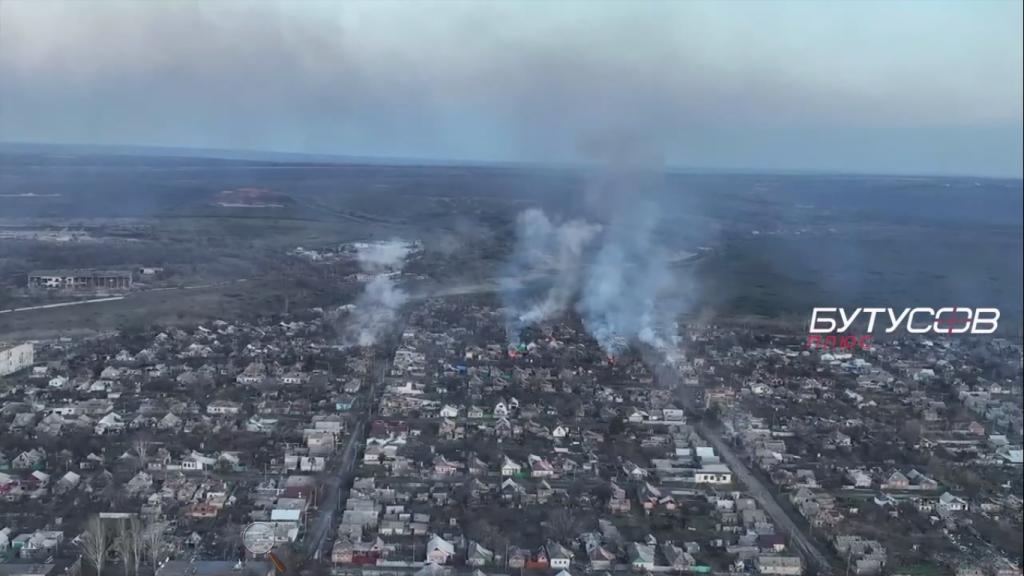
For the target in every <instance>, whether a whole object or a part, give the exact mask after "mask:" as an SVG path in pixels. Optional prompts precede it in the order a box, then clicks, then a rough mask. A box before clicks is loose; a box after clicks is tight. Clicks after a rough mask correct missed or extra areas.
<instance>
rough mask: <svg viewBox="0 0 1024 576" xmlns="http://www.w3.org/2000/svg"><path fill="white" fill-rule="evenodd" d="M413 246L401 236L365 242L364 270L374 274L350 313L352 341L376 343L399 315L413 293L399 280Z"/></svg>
mask: <svg viewBox="0 0 1024 576" xmlns="http://www.w3.org/2000/svg"><path fill="white" fill-rule="evenodd" d="M409 250H410V247H409V245H408V244H407V243H405V242H402V241H400V240H391V241H388V242H379V243H374V244H362V245H360V246H359V247H358V250H357V252H356V258H357V259H358V261H359V265H360V267H361V268H362V270H363V272H364V274H368V275H372V277H371V278H370V280H369V281H368V282H367V283H366V286H365V287H364V288H363V293H362V294H361V295H360V296H359V298H358V299H357V300H356V302H355V308H354V309H353V310H352V314H351V316H350V317H349V323H348V328H347V330H346V332H347V333H346V340H347V343H348V344H350V345H358V346H373V345H374V344H376V343H377V341H378V340H379V339H380V337H381V336H382V335H384V334H385V333H386V332H387V331H388V330H389V329H390V328H391V326H393V325H394V323H395V320H396V319H397V317H398V310H399V309H400V308H401V307H402V305H403V304H405V302H406V301H407V300H408V299H409V295H408V294H406V293H405V291H403V290H402V289H401V288H399V287H398V286H397V285H396V284H395V276H396V275H398V274H399V273H400V272H401V270H402V266H403V265H404V264H405V258H406V256H408V255H409Z"/></svg>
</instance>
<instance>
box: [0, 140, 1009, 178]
mask: <svg viewBox="0 0 1024 576" xmlns="http://www.w3.org/2000/svg"><path fill="white" fill-rule="evenodd" d="M19 147H24V148H33V147H36V148H66V149H95V150H97V154H98V155H107V156H122V157H131V156H136V157H153V158H183V159H184V158H192V159H204V160H225V161H235V162H264V163H270V164H302V163H310V164H319V165H336V166H345V165H349V166H357V165H363V166H406V167H416V166H420V167H425V168H426V167H451V168H457V167H490V168H521V169H525V168H533V169H545V170H574V171H586V170H588V169H593V168H594V167H596V166H599V165H600V164H599V163H596V162H586V161H575V162H570V161H566V162H545V161H530V160H498V159H470V158H443V159H442V158H416V157H410V156H376V155H371V156H360V155H354V154H340V153H324V152H295V151H283V150H264V149H252V148H241V149H231V148H204V147H189V146H165V145H156V144H87V143H80V142H32V141H7V140H0V153H6V152H9V150H11V149H16V148H19ZM100 151H103V152H104V153H99V152H100ZM78 153H79V154H88V153H89V152H88V150H83V151H81V152H78ZM261 156H262V158H261ZM662 172H664V173H666V174H671V175H684V174H692V175H702V174H703V175H737V176H758V175H763V176H833V177H835V176H840V177H861V178H865V177H875V178H950V179H969V178H974V179H983V180H1000V181H1024V174H1022V175H1016V176H1009V175H1000V176H997V175H991V174H965V173H952V172H950V173H922V172H913V171H907V172H870V171H855V170H854V171H851V170H839V169H829V168H778V169H767V168H741V167H710V166H703V167H702V166H678V165H672V164H665V165H664V167H663V168H662Z"/></svg>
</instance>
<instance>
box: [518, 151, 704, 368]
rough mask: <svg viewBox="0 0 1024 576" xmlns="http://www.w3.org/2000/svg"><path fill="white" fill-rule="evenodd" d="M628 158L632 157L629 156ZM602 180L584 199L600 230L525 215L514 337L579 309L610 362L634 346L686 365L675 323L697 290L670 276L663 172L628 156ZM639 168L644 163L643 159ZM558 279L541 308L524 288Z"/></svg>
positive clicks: (536, 213) (619, 154)
mask: <svg viewBox="0 0 1024 576" xmlns="http://www.w3.org/2000/svg"><path fill="white" fill-rule="evenodd" d="M627 152H628V151H627ZM612 156H614V157H615V159H616V161H617V162H616V163H612V164H610V165H612V166H613V167H614V168H613V169H609V170H607V171H604V172H602V173H601V174H599V175H598V177H597V178H596V179H594V181H593V182H591V183H590V185H589V187H588V189H587V195H586V199H587V201H588V204H589V205H590V208H591V209H592V211H595V212H596V214H595V216H596V218H598V219H600V220H601V224H595V223H591V222H587V221H585V220H581V219H576V220H569V221H567V222H565V223H562V224H555V223H552V222H551V220H550V219H549V218H548V217H547V215H546V214H545V213H544V212H543V211H541V210H537V209H531V210H527V211H525V212H523V213H522V214H520V216H519V219H518V222H517V245H516V248H515V250H514V252H513V257H512V260H511V262H510V265H509V266H508V268H507V270H506V274H505V280H504V281H503V294H504V296H505V305H506V318H507V325H506V329H507V332H508V335H509V342H510V343H511V344H517V343H518V339H519V333H520V331H521V330H522V329H523V328H524V327H525V326H528V325H531V324H535V323H538V322H542V321H544V320H547V319H549V318H552V317H555V316H557V315H559V314H562V313H564V312H565V311H567V310H569V309H570V308H573V305H574V308H575V310H576V312H577V313H578V314H579V315H580V317H581V318H582V320H583V325H584V327H585V328H586V330H587V332H588V333H589V334H590V335H591V336H593V337H594V339H595V340H597V342H598V344H599V345H600V346H601V348H602V349H603V350H604V352H605V353H606V354H608V355H609V356H612V357H614V356H618V355H619V354H621V353H622V352H623V351H624V350H625V349H626V348H628V347H629V346H631V345H634V344H642V345H646V346H648V347H649V348H653V349H654V350H657V351H658V352H659V353H660V355H661V356H662V357H663V358H665V359H667V360H668V361H669V362H675V361H676V360H678V358H679V338H678V327H677V324H676V318H677V316H678V314H679V313H681V312H682V311H683V309H684V308H685V307H686V306H687V305H688V304H689V303H690V302H691V297H690V296H691V292H692V286H693V283H692V280H691V279H690V278H689V277H688V275H687V274H686V273H678V272H676V271H673V270H672V268H671V267H670V265H669V264H670V258H669V251H668V250H667V248H666V247H665V246H664V245H663V243H662V242H661V241H660V240H659V236H658V227H659V224H661V222H660V214H661V212H660V211H659V209H658V203H657V199H656V197H655V196H656V194H657V193H658V192H659V190H658V188H659V186H658V181H657V179H656V178H654V177H652V175H653V174H656V172H655V171H654V170H653V169H651V168H647V167H646V163H645V162H641V161H640V160H639V159H642V158H644V155H642V154H641V155H639V156H630V155H629V154H627V153H624V152H623V151H622V150H618V151H614V153H613V154H612ZM638 158H639V159H638ZM545 274H546V275H549V276H551V277H552V279H551V280H550V285H549V287H548V288H547V289H546V291H544V293H543V295H542V297H540V298H539V299H536V298H535V299H532V300H531V299H530V298H528V297H527V296H526V295H527V294H528V290H527V289H526V288H525V285H524V283H525V282H528V281H529V280H530V279H531V278H532V277H534V276H537V275H541V276H543V275H545Z"/></svg>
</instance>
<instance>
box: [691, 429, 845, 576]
mask: <svg viewBox="0 0 1024 576" xmlns="http://www.w3.org/2000/svg"><path fill="white" fill-rule="evenodd" d="M696 429H697V432H698V433H699V434H700V435H701V437H703V438H704V439H705V440H707V441H708V442H710V443H711V445H712V446H713V447H714V449H715V451H716V452H718V454H719V455H720V456H721V457H722V459H723V460H725V463H726V464H728V465H729V468H731V469H732V472H733V474H735V475H736V477H737V478H738V479H739V480H740V481H741V482H743V484H744V485H745V486H746V487H747V491H748V492H749V493H750V495H751V496H752V497H753V498H754V499H755V500H757V503H758V504H759V505H760V506H761V508H762V509H764V511H765V513H766V514H768V516H770V517H771V519H772V521H773V522H775V526H776V527H778V528H779V529H780V530H781V531H782V532H783V533H784V534H787V535H788V536H789V539H790V542H791V544H793V545H794V547H795V548H796V549H797V551H798V552H799V553H800V555H801V556H802V557H803V559H804V561H805V562H807V563H808V564H810V565H812V566H813V567H814V568H815V569H816V570H817V572H818V574H819V575H821V576H825V575H828V574H831V572H832V563H831V562H830V560H829V557H828V555H827V554H826V553H825V552H823V551H822V550H821V548H819V547H818V545H817V543H815V542H814V541H813V540H811V538H810V537H808V536H807V534H805V533H804V531H803V530H802V529H801V528H800V526H799V525H798V524H797V523H796V522H795V521H794V520H793V519H792V518H790V516H789V514H787V513H786V511H785V510H783V508H782V506H780V505H779V503H778V502H776V501H775V495H774V494H773V493H772V492H771V491H770V490H768V488H767V487H766V486H765V485H764V483H762V482H761V480H760V479H758V477H757V476H755V475H754V474H753V473H751V472H750V469H749V468H747V465H746V464H744V462H743V461H742V460H741V459H740V458H739V457H738V456H736V453H735V452H734V451H733V449H732V446H730V445H729V443H728V442H726V441H725V440H723V439H722V437H721V436H720V435H719V434H718V432H717V431H716V430H713V429H712V428H710V427H709V426H707V425H706V424H703V423H701V424H697V425H696Z"/></svg>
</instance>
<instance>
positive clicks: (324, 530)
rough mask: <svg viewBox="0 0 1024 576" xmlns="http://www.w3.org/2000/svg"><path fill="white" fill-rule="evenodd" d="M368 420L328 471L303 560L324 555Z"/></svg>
mask: <svg viewBox="0 0 1024 576" xmlns="http://www.w3.org/2000/svg"><path fill="white" fill-rule="evenodd" d="M367 419H368V416H363V417H361V418H360V419H359V420H358V421H357V422H356V424H355V426H354V429H353V432H352V435H351V436H349V437H348V440H347V441H346V442H345V449H344V450H343V451H342V454H341V458H340V459H338V461H337V464H336V465H335V467H334V468H333V469H332V470H331V474H330V478H329V479H328V480H327V482H325V483H324V484H325V486H324V490H325V491H326V494H324V496H323V498H321V500H320V506H319V508H318V509H317V517H316V520H314V521H313V524H312V525H311V526H310V527H309V530H308V531H307V532H306V549H305V553H306V558H319V557H320V555H321V554H322V553H323V546H324V542H325V541H326V540H327V535H328V534H329V533H330V531H331V526H333V525H334V523H335V513H336V512H337V511H338V510H339V509H340V508H341V503H342V502H343V500H344V498H345V497H347V496H348V490H347V488H346V486H348V484H349V482H350V481H351V479H352V473H353V472H354V471H355V464H356V461H357V458H356V456H357V455H358V454H359V447H360V446H362V443H363V434H364V432H365V430H366V423H367Z"/></svg>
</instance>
